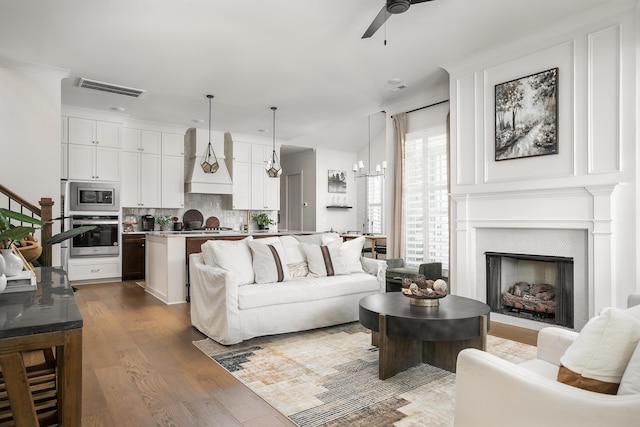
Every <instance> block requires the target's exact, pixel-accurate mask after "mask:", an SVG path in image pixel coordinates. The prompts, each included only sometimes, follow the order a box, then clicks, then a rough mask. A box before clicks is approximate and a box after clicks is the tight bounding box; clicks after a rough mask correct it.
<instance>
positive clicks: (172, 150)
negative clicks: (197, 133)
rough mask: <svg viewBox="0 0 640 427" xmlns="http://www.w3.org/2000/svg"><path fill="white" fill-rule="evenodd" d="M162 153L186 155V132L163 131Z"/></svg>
mask: <svg viewBox="0 0 640 427" xmlns="http://www.w3.org/2000/svg"><path fill="white" fill-rule="evenodd" d="M162 155H163V156H180V157H182V156H184V134H181V133H168V132H162Z"/></svg>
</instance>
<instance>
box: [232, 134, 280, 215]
mask: <svg viewBox="0 0 640 427" xmlns="http://www.w3.org/2000/svg"><path fill="white" fill-rule="evenodd" d="M272 151H273V150H272V146H268V145H264V144H253V143H247V142H239V141H234V142H233V159H234V161H233V172H232V174H233V177H232V179H233V199H232V200H233V202H232V209H242V210H246V209H251V210H280V179H279V178H269V177H268V176H267V172H266V170H265V165H266V163H267V161H268V160H269V158H270V157H271V153H272ZM278 151H279V149H278V148H277V147H276V154H277V153H278Z"/></svg>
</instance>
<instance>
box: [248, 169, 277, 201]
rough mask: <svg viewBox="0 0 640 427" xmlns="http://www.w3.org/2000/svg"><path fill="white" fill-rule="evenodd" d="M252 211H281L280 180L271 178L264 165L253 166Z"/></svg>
mask: <svg viewBox="0 0 640 427" xmlns="http://www.w3.org/2000/svg"><path fill="white" fill-rule="evenodd" d="M251 209H253V210H280V178H270V177H269V176H268V175H267V172H266V171H265V169H264V164H255V163H254V164H251Z"/></svg>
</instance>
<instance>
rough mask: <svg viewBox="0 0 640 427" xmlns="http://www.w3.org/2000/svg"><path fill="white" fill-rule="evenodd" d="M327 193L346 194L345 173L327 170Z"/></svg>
mask: <svg viewBox="0 0 640 427" xmlns="http://www.w3.org/2000/svg"><path fill="white" fill-rule="evenodd" d="M328 182H329V193H346V192H347V173H346V172H345V171H338V170H329V176H328Z"/></svg>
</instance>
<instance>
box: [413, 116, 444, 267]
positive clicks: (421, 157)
mask: <svg viewBox="0 0 640 427" xmlns="http://www.w3.org/2000/svg"><path fill="white" fill-rule="evenodd" d="M405 156H406V157H405V184H406V185H405V203H406V206H405V225H406V228H405V233H406V236H405V245H406V246H405V262H406V264H407V265H412V266H418V265H420V264H422V263H425V262H441V263H442V268H443V269H445V270H448V268H449V203H448V194H447V164H448V162H447V136H446V130H445V128H444V126H439V127H437V128H432V129H428V130H425V131H422V132H416V133H413V134H409V135H407V140H406V146H405Z"/></svg>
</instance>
